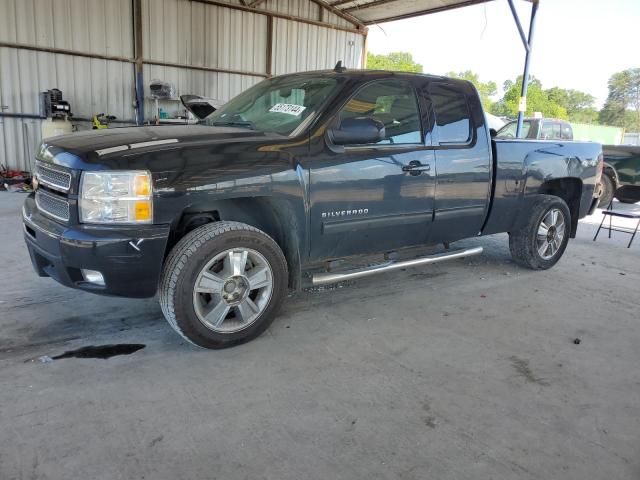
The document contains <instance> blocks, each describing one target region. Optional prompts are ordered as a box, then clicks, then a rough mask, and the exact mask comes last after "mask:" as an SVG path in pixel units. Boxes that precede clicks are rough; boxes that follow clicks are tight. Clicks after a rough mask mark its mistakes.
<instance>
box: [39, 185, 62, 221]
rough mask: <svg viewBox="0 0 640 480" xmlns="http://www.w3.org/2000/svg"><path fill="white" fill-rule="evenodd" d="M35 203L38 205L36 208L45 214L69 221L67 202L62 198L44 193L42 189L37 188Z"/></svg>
mask: <svg viewBox="0 0 640 480" xmlns="http://www.w3.org/2000/svg"><path fill="white" fill-rule="evenodd" d="M36 205H37V206H38V210H40V211H41V212H42V213H44V214H45V215H49V216H50V217H53V218H56V219H58V220H62V221H63V222H68V221H69V202H67V200H66V199H64V198H60V197H58V196H57V195H52V194H50V193H45V191H44V190H41V189H38V190H37V191H36Z"/></svg>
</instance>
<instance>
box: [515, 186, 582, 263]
mask: <svg viewBox="0 0 640 480" xmlns="http://www.w3.org/2000/svg"><path fill="white" fill-rule="evenodd" d="M570 234H571V214H570V212H569V207H567V204H566V203H565V202H564V200H562V199H561V198H558V197H554V196H552V195H539V198H538V200H537V201H536V202H535V204H534V206H533V208H532V209H531V215H530V217H529V220H528V222H527V224H526V225H525V226H524V227H523V228H521V229H520V230H517V231H515V232H511V233H510V234H509V249H510V250H511V256H512V258H513V259H514V260H515V262H516V263H518V264H520V265H522V266H524V267H528V268H532V269H534V270H546V269H548V268H551V267H552V266H554V265H555V264H556V263H557V262H558V260H560V257H562V254H563V253H564V251H565V249H566V248H567V243H568V242H569V236H570Z"/></svg>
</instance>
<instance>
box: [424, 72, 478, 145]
mask: <svg viewBox="0 0 640 480" xmlns="http://www.w3.org/2000/svg"><path fill="white" fill-rule="evenodd" d="M431 101H432V102H433V110H434V112H435V115H436V126H437V130H438V141H439V142H440V143H447V144H450V143H468V142H469V141H470V140H471V113H470V112H469V105H468V104H467V99H466V97H465V95H464V93H462V92H461V91H459V90H457V89H455V88H454V87H452V86H449V85H443V84H435V85H433V86H432V87H431Z"/></svg>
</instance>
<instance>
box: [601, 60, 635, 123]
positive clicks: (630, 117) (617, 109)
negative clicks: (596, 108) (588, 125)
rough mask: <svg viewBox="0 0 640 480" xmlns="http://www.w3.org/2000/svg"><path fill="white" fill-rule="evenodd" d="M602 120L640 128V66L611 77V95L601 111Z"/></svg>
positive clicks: (602, 121)
mask: <svg viewBox="0 0 640 480" xmlns="http://www.w3.org/2000/svg"><path fill="white" fill-rule="evenodd" d="M600 122H601V123H604V124H607V125H616V126H618V127H624V128H626V129H627V130H634V131H638V130H640V68H630V69H628V70H623V71H622V72H617V73H614V74H613V75H612V76H611V78H609V95H608V96H607V100H606V102H605V104H604V107H603V108H602V110H601V111H600Z"/></svg>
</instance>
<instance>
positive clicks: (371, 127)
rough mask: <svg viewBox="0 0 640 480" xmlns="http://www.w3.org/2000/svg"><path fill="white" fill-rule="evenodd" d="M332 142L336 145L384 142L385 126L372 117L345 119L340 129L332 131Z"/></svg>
mask: <svg viewBox="0 0 640 480" xmlns="http://www.w3.org/2000/svg"><path fill="white" fill-rule="evenodd" d="M329 132H330V135H331V140H332V141H333V143H335V144H336V145H363V144H367V143H378V142H379V141H380V140H384V138H385V131H384V124H383V123H382V122H381V121H379V120H376V119H375V118H371V117H354V118H347V119H344V120H343V121H342V122H341V124H340V126H339V127H338V128H333V129H331V130H330V131H329Z"/></svg>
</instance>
